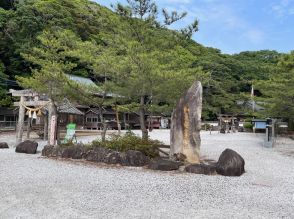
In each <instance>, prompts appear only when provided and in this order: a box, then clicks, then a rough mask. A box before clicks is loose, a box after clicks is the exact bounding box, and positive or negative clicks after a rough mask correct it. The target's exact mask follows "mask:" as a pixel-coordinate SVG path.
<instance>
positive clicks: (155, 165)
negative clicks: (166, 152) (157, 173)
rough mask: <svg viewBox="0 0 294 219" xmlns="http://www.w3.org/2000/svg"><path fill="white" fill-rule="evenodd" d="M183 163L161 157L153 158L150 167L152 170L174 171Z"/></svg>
mask: <svg viewBox="0 0 294 219" xmlns="http://www.w3.org/2000/svg"><path fill="white" fill-rule="evenodd" d="M181 165H182V163H181V162H177V161H172V160H165V159H161V158H160V159H155V160H152V161H151V162H150V163H149V165H148V168H149V169H152V170H161V171H172V170H178V169H179V167H180V166H181Z"/></svg>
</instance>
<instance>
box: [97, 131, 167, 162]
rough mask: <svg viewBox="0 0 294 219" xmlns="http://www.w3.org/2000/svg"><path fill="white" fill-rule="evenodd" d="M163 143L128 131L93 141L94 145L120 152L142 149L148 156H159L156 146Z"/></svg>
mask: <svg viewBox="0 0 294 219" xmlns="http://www.w3.org/2000/svg"><path fill="white" fill-rule="evenodd" d="M160 145H163V143H162V142H160V141H157V140H151V139H148V140H144V139H142V138H140V137H138V136H136V135H135V134H134V133H133V132H127V133H126V135H124V136H119V135H112V136H111V138H110V139H109V140H106V141H105V142H102V141H101V140H95V141H93V142H92V146H93V147H105V148H109V149H112V150H116V151H119V152H125V151H128V150H136V151H141V152H142V153H143V154H145V155H146V156H148V157H151V158H154V157H158V156H159V154H158V151H157V150H156V147H158V146H160Z"/></svg>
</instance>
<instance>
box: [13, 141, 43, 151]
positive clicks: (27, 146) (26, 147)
mask: <svg viewBox="0 0 294 219" xmlns="http://www.w3.org/2000/svg"><path fill="white" fill-rule="evenodd" d="M37 147H38V143H37V142H35V141H30V140H26V141H24V142H21V143H19V144H18V145H17V146H16V148H15V152H17V153H26V154H36V153H37Z"/></svg>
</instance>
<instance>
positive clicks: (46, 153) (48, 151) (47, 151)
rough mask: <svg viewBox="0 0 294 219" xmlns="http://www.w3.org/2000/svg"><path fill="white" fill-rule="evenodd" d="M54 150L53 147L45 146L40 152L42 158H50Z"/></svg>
mask: <svg viewBox="0 0 294 219" xmlns="http://www.w3.org/2000/svg"><path fill="white" fill-rule="evenodd" d="M53 150H54V146H53V145H46V146H45V147H44V148H43V150H42V156H45V157H51V156H52V153H53Z"/></svg>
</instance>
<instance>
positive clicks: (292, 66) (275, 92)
mask: <svg viewBox="0 0 294 219" xmlns="http://www.w3.org/2000/svg"><path fill="white" fill-rule="evenodd" d="M278 64H279V65H278V67H279V68H280V71H279V73H278V74H272V75H271V76H270V78H269V79H268V80H265V81H258V82H257V85H258V88H259V89H260V90H261V91H262V93H263V94H264V97H266V101H265V105H266V109H267V110H266V113H267V116H269V117H275V118H283V119H286V120H288V121H289V120H294V87H293V84H294V51H292V52H291V53H290V54H287V55H283V56H282V57H280V59H279V63H278Z"/></svg>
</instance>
